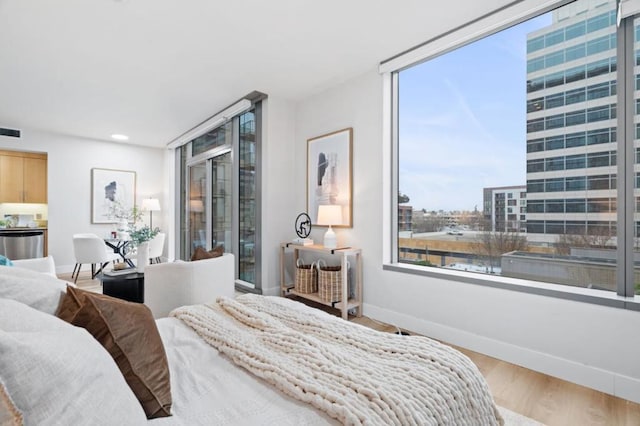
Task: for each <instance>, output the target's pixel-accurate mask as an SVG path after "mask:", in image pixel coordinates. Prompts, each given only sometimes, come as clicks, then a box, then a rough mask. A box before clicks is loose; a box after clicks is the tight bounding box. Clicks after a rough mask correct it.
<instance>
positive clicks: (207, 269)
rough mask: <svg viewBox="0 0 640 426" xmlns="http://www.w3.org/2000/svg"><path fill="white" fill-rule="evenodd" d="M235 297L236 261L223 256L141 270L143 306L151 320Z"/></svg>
mask: <svg viewBox="0 0 640 426" xmlns="http://www.w3.org/2000/svg"><path fill="white" fill-rule="evenodd" d="M234 294H235V258H234V256H233V254H231V253H225V254H223V255H222V256H220V257H216V258H213V259H204V260H196V261H192V262H182V261H178V262H170V263H155V264H152V265H148V266H145V268H144V303H145V305H147V306H148V307H149V309H151V312H152V313H153V317H154V318H162V317H166V316H167V315H169V312H171V311H172V310H173V309H175V308H177V307H179V306H184V305H196V304H200V303H210V302H213V301H215V300H216V297H218V296H228V297H233V296H234Z"/></svg>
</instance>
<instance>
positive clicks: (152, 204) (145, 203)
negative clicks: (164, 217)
mask: <svg viewBox="0 0 640 426" xmlns="http://www.w3.org/2000/svg"><path fill="white" fill-rule="evenodd" d="M142 209H143V210H146V211H148V212H158V211H160V200H158V199H157V198H145V199H144V200H142Z"/></svg>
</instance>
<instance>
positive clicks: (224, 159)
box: [208, 152, 233, 253]
mask: <svg viewBox="0 0 640 426" xmlns="http://www.w3.org/2000/svg"><path fill="white" fill-rule="evenodd" d="M209 162H210V168H211V205H210V206H211V208H210V209H209V210H210V212H211V220H210V223H211V226H210V227H209V228H210V229H211V244H210V245H209V247H208V248H209V249H210V248H214V247H217V246H222V247H223V248H224V252H225V253H232V249H233V247H232V246H231V229H232V218H233V210H232V197H231V194H232V192H233V190H232V182H233V181H232V176H233V175H232V172H233V168H232V165H231V152H227V153H226V154H222V155H219V156H217V157H214V158H212V159H210V160H209Z"/></svg>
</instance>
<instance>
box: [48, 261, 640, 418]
mask: <svg viewBox="0 0 640 426" xmlns="http://www.w3.org/2000/svg"><path fill="white" fill-rule="evenodd" d="M60 278H62V279H66V280H69V281H71V274H62V275H60ZM77 285H78V286H79V287H80V288H83V289H87V290H91V291H96V292H101V291H102V288H101V286H100V281H98V280H91V277H90V274H89V273H88V272H82V273H81V274H80V277H79V279H78V282H77ZM317 307H320V308H323V309H325V310H328V311H329V312H331V313H334V314H336V315H338V314H339V312H338V311H337V310H335V312H333V311H332V310H331V309H326V308H324V307H321V306H317ZM350 320H351V321H353V322H356V323H359V324H362V325H364V326H367V327H370V328H373V329H375V330H379V331H384V332H389V333H395V332H396V331H398V330H397V329H396V327H395V326H392V325H389V324H383V323H380V322H378V321H375V320H373V319H370V318H367V317H361V318H355V317H354V318H350ZM403 331H408V330H403ZM408 332H409V333H410V334H413V333H411V331H408ZM454 347H455V346H454ZM456 349H458V350H460V351H461V352H463V353H464V354H465V355H467V356H468V357H469V358H471V360H472V361H473V362H474V363H475V364H476V365H477V366H478V368H479V369H480V371H481V372H482V374H483V375H484V377H485V378H486V380H487V383H488V384H489V388H490V389H491V393H492V394H493V398H494V400H495V401H496V403H497V404H498V405H500V406H502V407H505V408H508V409H510V410H511V411H515V412H516V413H520V414H522V415H525V416H527V417H530V418H532V419H534V420H537V421H539V422H541V423H544V424H545V425H548V426H573V425H576V426H578V425H579V426H591V425H607V426H640V404H635V403H633V402H629V401H626V400H623V399H620V398H616V397H613V396H611V395H607V394H604V393H602V392H597V391H595V390H592V389H589V388H586V387H584V386H579V385H576V384H573V383H569V382H566V381H564V380H560V379H557V378H555V377H551V376H548V375H546V374H542V373H537V372H535V371H532V370H528V369H526V368H523V367H520V366H517V365H514V364H510V363H508V362H504V361H501V360H498V359H496V358H492V357H488V356H486V355H482V354H479V353H476V352H472V351H469V350H467V349H464V348H459V347H456ZM639 362H640V361H639Z"/></svg>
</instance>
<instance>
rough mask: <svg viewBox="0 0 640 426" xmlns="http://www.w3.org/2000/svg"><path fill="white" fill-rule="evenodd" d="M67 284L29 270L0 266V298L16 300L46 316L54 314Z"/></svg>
mask: <svg viewBox="0 0 640 426" xmlns="http://www.w3.org/2000/svg"><path fill="white" fill-rule="evenodd" d="M67 284H68V283H67V282H66V281H63V280H59V279H58V278H54V277H52V276H49V275H47V274H42V273H40V272H36V271H32V270H29V269H23V268H18V267H15V266H0V297H1V298H5V299H13V300H17V301H18V302H22V303H24V304H25V305H29V306H31V307H32V308H35V309H37V310H39V311H42V312H46V313H48V314H52V315H53V314H54V313H55V312H56V309H57V308H58V304H59V303H60V297H61V296H62V295H63V294H64V293H65V292H66V290H67Z"/></svg>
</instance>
